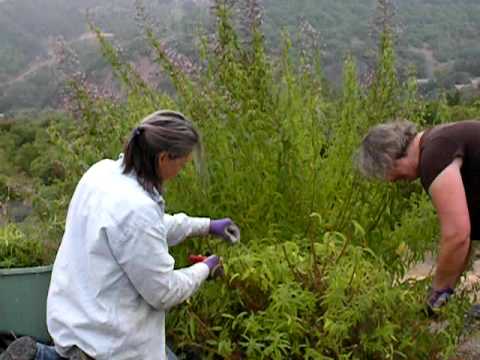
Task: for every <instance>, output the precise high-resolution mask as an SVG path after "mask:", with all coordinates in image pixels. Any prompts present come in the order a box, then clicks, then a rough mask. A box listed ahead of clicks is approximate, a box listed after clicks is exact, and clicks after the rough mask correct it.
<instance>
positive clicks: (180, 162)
mask: <svg viewBox="0 0 480 360" xmlns="http://www.w3.org/2000/svg"><path fill="white" fill-rule="evenodd" d="M190 160H192V154H188V155H186V156H182V157H179V158H171V157H170V155H169V154H168V153H167V152H161V153H160V156H159V157H158V169H159V171H160V176H161V177H162V180H163V181H167V180H170V179H173V178H174V177H175V176H177V174H178V173H179V172H180V170H182V169H183V168H184V167H185V165H186V164H187V163H188V162H189V161H190Z"/></svg>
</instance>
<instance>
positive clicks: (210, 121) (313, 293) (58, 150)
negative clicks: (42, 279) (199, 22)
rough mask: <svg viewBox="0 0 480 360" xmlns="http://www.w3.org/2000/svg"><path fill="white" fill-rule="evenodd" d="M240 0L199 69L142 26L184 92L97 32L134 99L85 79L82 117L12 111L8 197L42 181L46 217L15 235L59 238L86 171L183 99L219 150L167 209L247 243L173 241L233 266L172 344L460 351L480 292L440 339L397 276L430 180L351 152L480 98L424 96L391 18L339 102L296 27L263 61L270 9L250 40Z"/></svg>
mask: <svg viewBox="0 0 480 360" xmlns="http://www.w3.org/2000/svg"><path fill="white" fill-rule="evenodd" d="M229 3H230V2H229V1H217V2H216V6H215V9H214V10H215V16H216V21H217V22H216V23H217V27H216V36H215V38H213V39H212V38H210V39H206V38H205V39H202V41H201V45H200V49H199V53H200V54H201V56H202V60H203V61H202V63H203V64H205V67H204V68H203V69H202V70H201V71H199V72H198V73H194V74H193V75H192V74H187V73H185V72H183V71H182V69H181V68H179V67H177V66H176V65H175V64H174V63H172V62H171V61H170V60H169V57H168V56H167V54H166V52H165V49H164V47H163V46H162V44H161V43H160V42H159V40H158V39H157V38H156V36H155V33H154V31H153V29H152V28H151V27H150V25H148V21H147V22H145V29H144V30H145V36H146V39H147V40H148V42H149V44H150V46H151V47H152V49H153V51H154V53H155V57H156V61H157V62H158V65H159V67H160V68H161V69H162V70H163V71H164V73H165V74H167V75H168V76H169V77H170V79H171V85H172V87H173V88H174V89H175V95H174V96H169V95H167V94H165V93H162V92H159V91H157V90H155V89H152V88H150V87H149V86H148V84H146V83H145V82H143V81H142V79H141V77H140V76H138V74H136V73H135V72H134V71H133V69H132V67H131V66H130V65H129V64H128V63H127V62H125V61H122V57H121V54H119V53H118V52H117V51H116V49H115V47H114V46H112V45H111V44H110V43H109V42H108V41H107V40H106V39H105V38H102V37H101V35H100V32H98V35H99V40H100V43H101V46H102V51H103V54H104V56H105V58H106V59H107V60H108V61H109V63H111V66H112V69H113V72H114V73H115V75H116V76H117V79H118V80H119V81H120V82H121V84H122V86H123V91H124V93H125V98H124V99H123V100H121V101H112V100H111V99H108V98H104V97H99V96H97V94H95V93H93V92H92V91H91V89H90V88H89V87H88V84H84V83H82V82H72V83H71V87H72V91H73V95H74V102H73V103H72V104H71V105H72V115H73V116H74V119H73V120H68V121H67V120H64V119H52V118H51V117H50V120H49V121H48V122H42V123H39V124H38V125H36V126H35V127H26V126H24V125H23V124H22V123H21V122H20V123H16V122H15V123H12V124H10V125H7V126H6V127H5V128H3V129H2V133H1V134H0V136H2V141H1V142H0V144H1V146H2V150H5V154H9V155H7V156H5V159H6V161H7V164H10V165H9V166H6V167H5V173H4V177H5V179H6V180H5V182H3V183H1V182H0V184H7V185H5V186H3V185H0V190H2V191H4V190H3V189H4V188H5V187H6V188H10V187H9V186H10V185H8V184H9V182H8V181H9V179H11V177H13V176H17V175H16V174H24V176H26V177H28V178H31V179H34V184H33V186H34V191H33V192H32V193H31V194H30V195H28V196H27V195H24V196H25V197H27V198H29V199H31V201H32V202H33V206H34V213H33V214H32V215H31V216H30V217H29V218H28V219H27V221H26V222H25V223H22V224H19V225H18V227H21V231H23V232H24V233H23V234H24V235H21V234H20V233H19V232H18V231H17V229H16V227H13V225H11V224H9V225H7V227H6V229H7V230H8V231H7V230H5V233H4V237H3V239H4V241H5V239H7V240H9V239H10V240H11V241H14V240H16V239H18V238H19V237H26V238H28V239H34V240H41V241H45V240H47V241H48V240H50V243H49V244H50V245H49V246H55V245H56V244H57V243H58V241H59V239H60V238H61V234H62V231H63V226H64V218H65V213H66V209H67V206H68V202H69V200H70V197H71V195H72V192H73V189H74V187H75V185H76V183H77V182H78V180H79V178H80V177H81V175H82V174H83V173H84V172H85V171H86V170H87V169H88V167H89V166H90V165H92V164H93V163H94V162H96V161H98V160H100V159H102V158H105V157H108V158H115V157H116V156H117V155H118V153H119V152H120V151H121V147H122V143H123V141H124V140H125V138H126V137H127V136H129V132H130V130H131V128H132V127H133V126H134V125H135V124H136V123H137V122H138V121H139V120H140V119H141V118H142V117H144V116H145V115H147V114H149V113H151V112H152V111H154V110H157V109H159V108H174V109H179V110H181V111H182V112H184V113H186V114H187V115H188V116H189V117H190V118H192V119H193V120H194V121H195V123H196V125H197V126H198V127H199V128H200V129H201V132H202V134H203V140H204V143H205V152H206V155H207V156H206V160H207V161H206V163H205V166H204V167H203V171H201V172H200V174H201V176H199V175H198V173H197V171H196V169H195V168H194V167H193V166H192V167H188V168H187V169H185V171H184V172H183V173H181V175H180V176H179V178H178V179H176V180H175V181H174V182H173V183H171V184H169V186H168V191H167V192H166V194H165V197H166V201H167V211H169V212H175V211H185V212H187V213H189V214H191V215H208V216H212V217H216V216H224V215H225V214H228V215H231V216H232V217H233V218H234V220H235V221H236V222H237V223H238V224H239V225H240V226H241V228H242V244H240V245H239V246H236V247H227V245H225V244H222V243H219V242H218V241H216V240H214V239H207V240H200V239H196V240H192V241H189V242H187V243H186V244H184V245H181V246H179V247H178V248H175V249H174V250H173V253H174V256H175V258H176V261H177V266H179V267H180V266H184V265H186V255H187V254H189V253H206V252H212V253H217V254H219V255H222V256H223V258H224V262H225V268H226V276H225V278H223V279H221V280H218V281H211V282H208V283H207V284H206V285H205V286H204V287H202V289H201V290H200V291H199V292H198V293H197V294H196V296H195V297H193V298H192V299H191V300H189V301H188V302H187V303H185V304H183V305H182V306H179V307H177V308H175V309H173V310H172V311H171V312H170V313H169V315H168V326H167V330H168V336H169V337H170V338H171V340H172V342H173V344H174V347H175V349H176V350H178V351H183V352H184V353H188V352H192V353H197V354H201V356H202V357H203V358H230V359H240V358H249V359H284V358H288V359H300V358H306V359H416V358H418V359H423V358H431V359H440V358H446V357H448V355H449V354H451V352H452V351H453V349H454V347H455V343H456V341H457V338H458V335H459V331H460V328H461V324H462V320H463V313H464V310H465V308H466V306H468V301H467V300H466V298H465V297H464V296H463V294H458V296H456V297H455V299H454V300H453V301H452V302H451V303H450V304H449V305H448V306H447V307H446V309H445V311H444V312H443V313H442V314H440V319H441V320H448V325H447V327H446V329H445V330H444V331H441V332H439V333H436V334H435V335H433V336H432V333H431V331H430V329H429V325H430V324H431V321H430V320H429V319H428V318H426V316H425V314H424V312H423V304H424V296H425V292H426V287H427V286H428V285H429V284H428V283H425V282H417V283H400V279H401V278H402V276H403V275H404V273H405V270H406V268H407V267H408V265H409V264H411V263H412V262H413V261H416V260H419V259H421V258H422V257H423V254H424V253H425V251H426V250H431V249H433V248H434V247H435V241H436V235H437V224H436V219H435V215H434V213H433V209H432V207H431V204H430V202H429V201H428V199H427V198H426V196H425V195H424V194H423V193H422V192H421V189H420V187H419V185H418V184H409V185H406V184H395V185H394V184H380V183H368V182H366V181H364V180H363V179H361V178H360V177H359V176H358V174H357V173H356V172H355V171H354V169H353V167H352V158H353V157H354V151H355V149H356V147H357V146H358V144H359V141H360V140H361V137H362V135H363V134H364V133H365V132H366V130H367V129H368V127H370V126H371V125H373V124H375V123H377V122H380V121H384V120H385V119H389V118H395V117H408V118H409V119H411V120H412V121H415V122H417V123H418V124H419V126H429V125H433V124H438V123H441V122H444V121H452V120H461V119H464V118H471V117H475V116H477V117H478V115H479V114H480V102H479V101H478V100H477V102H472V103H471V104H468V105H462V104H457V105H455V106H453V105H452V104H450V105H449V103H448V102H447V100H446V99H444V98H442V97H441V98H440V99H439V100H438V101H436V102H431V103H428V104H427V103H425V102H423V101H420V100H418V98H417V96H416V86H415V81H413V79H409V80H408V81H405V82H403V81H400V80H399V78H398V76H397V73H396V70H395V56H394V49H393V44H392V38H391V32H390V28H389V27H388V26H387V27H385V28H384V29H383V30H384V31H383V35H382V36H381V37H380V40H379V46H378V55H377V61H376V63H377V66H376V69H375V74H374V76H373V77H372V79H371V80H370V81H369V82H366V83H363V84H360V83H359V81H358V71H357V68H356V64H355V61H354V60H352V58H351V57H347V58H346V59H345V62H344V64H343V69H344V70H343V85H342V87H341V93H340V95H338V96H337V95H333V94H332V93H331V91H330V90H329V88H328V86H327V84H326V82H325V80H324V76H323V73H322V69H321V65H320V60H319V57H318V53H316V52H315V49H313V53H312V52H309V51H308V49H305V52H303V53H302V57H301V58H300V60H299V62H293V60H292V56H291V53H292V46H291V40H290V38H289V36H288V34H283V36H282V43H283V46H282V54H280V55H279V56H278V57H270V56H268V55H267V51H266V48H265V40H264V35H263V33H262V30H261V26H260V23H259V21H258V18H257V17H255V16H254V17H251V18H250V21H249V22H246V23H243V27H242V29H243V30H242V33H240V32H239V31H237V29H238V25H239V22H238V21H240V20H239V19H238V18H235V12H234V11H233V9H232V7H231V5H229ZM140 15H142V14H140ZM140 17H143V16H140ZM247 20H248V18H247ZM240 22H241V21H240ZM240 25H242V24H240ZM245 29H247V30H248V32H247V33H245V32H244V30H245ZM311 50H312V49H311ZM299 64H300V65H301V66H299ZM4 139H5V140H6V141H5V142H4V141H3V140H4ZM12 154H16V155H15V156H12ZM28 159H30V160H31V161H30V162H29V161H28ZM3 196H5V195H3ZM6 197H8V194H7V195H6ZM419 229H421V231H419ZM52 243H53V245H52ZM51 253H53V252H51ZM20 256H21V255H20Z"/></svg>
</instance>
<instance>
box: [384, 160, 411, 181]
mask: <svg viewBox="0 0 480 360" xmlns="http://www.w3.org/2000/svg"><path fill="white" fill-rule="evenodd" d="M417 177H418V174H417V168H416V166H415V164H413V163H412V160H411V159H410V158H408V157H406V156H405V157H402V158H400V159H397V160H395V162H394V163H393V168H392V169H391V170H390V171H389V172H388V173H387V175H386V177H385V178H386V180H387V181H390V182H395V181H399V180H406V181H412V180H415V179H416V178H417Z"/></svg>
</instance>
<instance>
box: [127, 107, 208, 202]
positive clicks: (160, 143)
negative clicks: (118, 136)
mask: <svg viewBox="0 0 480 360" xmlns="http://www.w3.org/2000/svg"><path fill="white" fill-rule="evenodd" d="M162 152H165V153H166V154H167V155H168V156H169V157H170V158H171V159H176V158H180V157H184V156H188V155H189V154H191V153H192V152H193V154H194V157H195V160H198V161H199V162H201V153H202V149H201V139H200V134H199V133H198V131H197V130H196V129H195V127H194V126H193V124H192V122H191V121H189V120H188V119H187V118H186V117H185V116H184V115H183V114H182V113H179V112H177V111H172V110H161V111H156V112H154V113H153V114H150V115H148V116H147V117H145V118H144V119H143V120H142V121H141V123H140V124H139V125H138V126H137V127H136V128H135V129H133V131H132V134H131V136H130V139H129V140H128V141H127V142H126V143H125V146H124V157H123V166H124V171H123V172H124V173H125V174H128V173H131V172H133V173H135V175H136V176H137V180H138V181H139V183H140V184H141V185H142V186H143V188H144V189H145V190H146V191H147V192H149V193H153V191H154V189H156V190H158V191H159V192H161V189H162V183H163V179H162V177H161V174H160V172H159V169H158V159H159V155H160V153H162Z"/></svg>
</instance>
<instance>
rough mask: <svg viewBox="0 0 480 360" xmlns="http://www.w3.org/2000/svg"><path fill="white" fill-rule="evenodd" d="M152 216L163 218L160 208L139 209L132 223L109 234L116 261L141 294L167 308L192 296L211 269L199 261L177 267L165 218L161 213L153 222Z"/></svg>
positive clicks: (132, 217)
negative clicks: (168, 240)
mask: <svg viewBox="0 0 480 360" xmlns="http://www.w3.org/2000/svg"><path fill="white" fill-rule="evenodd" d="M160 215H161V214H160ZM151 216H154V217H155V218H156V219H159V214H158V212H152V211H149V209H146V210H142V211H136V213H135V215H132V216H131V218H130V219H128V224H125V223H123V224H122V227H121V228H119V227H117V228H113V229H107V237H108V242H109V244H110V247H111V250H112V253H113V255H114V257H115V259H116V261H117V262H118V264H119V265H120V266H121V267H122V269H123V270H124V271H125V273H126V275H127V276H128V278H129V279H130V281H131V282H132V284H133V286H134V287H135V288H136V289H137V291H138V292H139V294H140V295H141V296H142V297H143V298H144V299H145V301H146V302H148V303H149V304H150V305H151V306H153V307H154V308H156V309H162V310H166V309H168V308H170V307H172V306H174V305H177V304H179V303H181V302H183V301H185V300H186V299H188V298H189V297H190V296H192V295H193V294H194V293H195V291H197V289H198V288H199V287H200V285H201V284H202V282H203V281H204V280H205V279H206V278H207V277H208V274H209V269H208V266H207V265H206V264H203V263H197V264H194V265H192V266H190V267H187V268H183V269H179V270H174V264H175V260H174V259H173V257H172V256H170V254H169V253H168V245H167V241H166V234H167V232H166V227H165V225H164V223H163V219H162V217H161V216H160V221H158V220H156V221H155V222H154V225H152V219H151Z"/></svg>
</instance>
